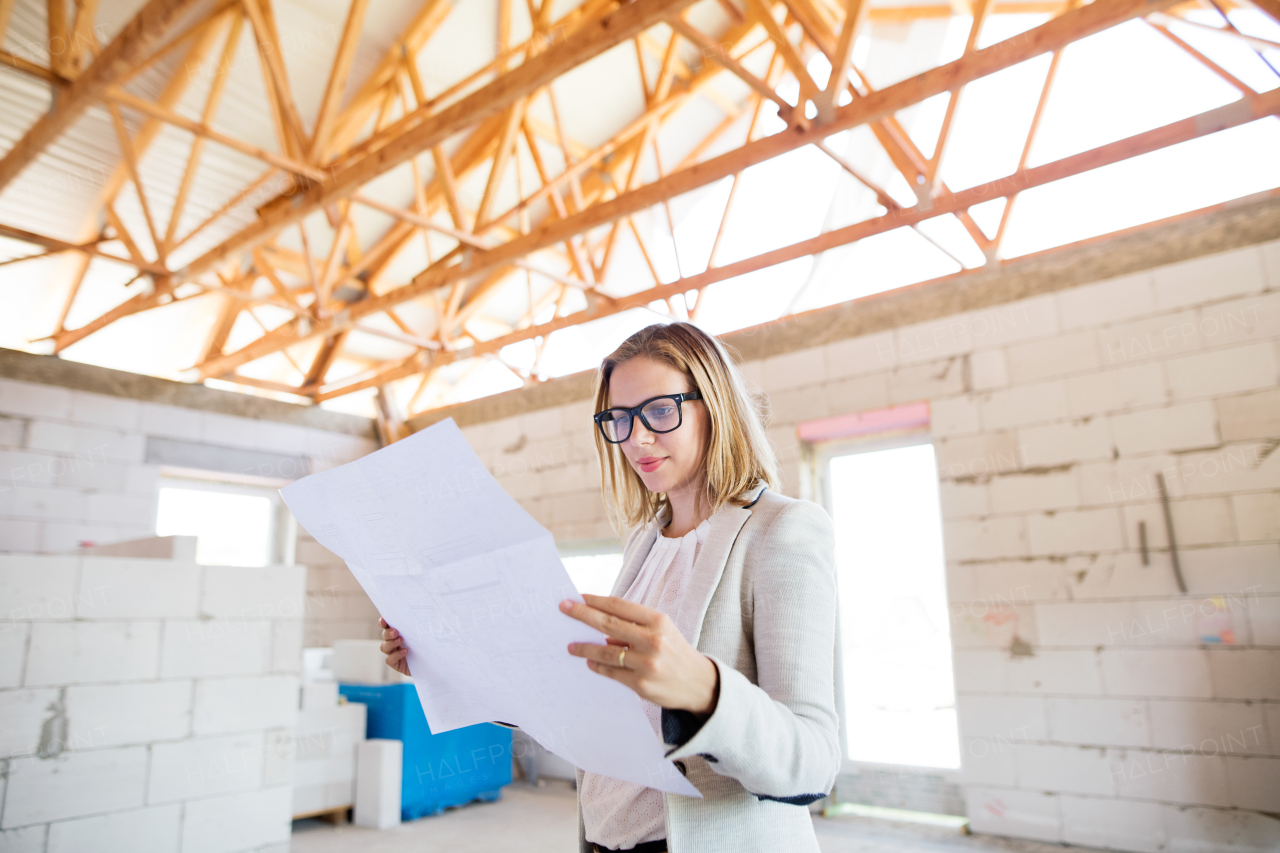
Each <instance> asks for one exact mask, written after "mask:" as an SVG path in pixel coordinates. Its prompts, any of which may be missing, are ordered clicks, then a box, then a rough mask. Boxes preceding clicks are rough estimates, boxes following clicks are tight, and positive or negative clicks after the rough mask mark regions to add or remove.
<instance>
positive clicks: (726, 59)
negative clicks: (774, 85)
mask: <svg viewBox="0 0 1280 853" xmlns="http://www.w3.org/2000/svg"><path fill="white" fill-rule="evenodd" d="M667 23H669V24H671V27H672V29H674V30H675V31H676V32H678V33H679V34H680V35H681V36H683V37H684V38H686V39H688V40H689V41H690V42H692V43H693V44H694V45H695V46H697V47H698V49H699V50H701V51H702V55H703V57H704V58H706V59H710V60H712V61H714V62H716V63H717V64H719V65H722V66H724V67H725V68H726V69H728V70H729V71H730V72H731V73H732V74H733V75H734V76H735V77H737V78H738V79H739V80H741V81H742V82H744V83H746V84H747V85H748V86H750V87H751V88H752V89H753V90H755V92H756V94H757V95H759V96H760V97H762V98H768V99H769V100H771V101H773V102H774V103H775V104H777V105H778V114H779V115H780V116H782V117H783V118H784V119H786V117H787V116H789V115H790V114H791V111H792V109H793V107H792V106H791V104H789V103H787V102H786V100H784V99H783V97H782V96H781V95H779V94H778V93H777V92H775V91H773V89H771V88H769V87H768V86H767V85H765V82H764V81H763V80H761V79H760V78H759V77H757V76H756V75H754V74H752V73H751V72H750V71H748V70H747V69H745V68H743V67H742V63H740V62H738V60H736V59H734V58H733V57H732V56H730V55H729V53H728V52H727V51H726V50H724V49H723V48H721V47H720V45H718V44H716V42H714V41H712V40H711V37H710V36H708V35H707V34H706V33H704V32H702V30H699V29H697V28H696V27H694V26H692V25H691V24H690V23H689V22H688V21H686V20H685V19H684V18H683V17H682V16H680V15H672V16H670V17H669V18H668V19H667Z"/></svg>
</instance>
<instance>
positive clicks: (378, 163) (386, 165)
mask: <svg viewBox="0 0 1280 853" xmlns="http://www.w3.org/2000/svg"><path fill="white" fill-rule="evenodd" d="M175 1H176V0H171V2H175ZM692 2H693V0H634V2H631V3H627V4H626V5H624V6H621V7H619V8H618V9H616V10H615V11H613V12H611V13H610V14H608V15H606V16H605V17H604V18H601V19H600V20H597V21H591V22H590V23H588V24H586V25H585V26H583V27H582V28H581V29H579V30H578V31H576V32H574V33H572V34H571V35H569V36H568V37H567V38H566V39H565V40H564V41H562V42H560V43H559V44H556V45H554V46H553V47H551V48H549V49H548V50H546V51H545V52H543V53H540V54H538V55H537V56H535V57H533V58H532V59H530V60H528V61H527V62H525V63H524V64H523V65H521V66H520V67H519V68H516V69H515V70H513V71H511V72H508V73H507V74H504V75H502V76H501V77H499V78H498V79H497V80H495V81H494V82H493V83H490V84H489V85H488V86H485V87H484V88H482V89H480V90H479V91H476V92H474V93H472V94H471V95H468V96H467V97H465V98H462V99H461V100H459V101H457V102H455V103H453V104H451V105H450V106H448V107H445V108H444V109H442V110H440V112H439V113H437V114H435V115H434V116H433V117H432V120H431V121H430V122H426V123H424V124H422V125H419V126H418V127H415V128H413V129H412V130H409V131H406V132H405V133H403V134H402V135H400V136H398V137H397V138H396V139H395V140H394V141H392V142H389V143H388V144H387V145H385V146H383V147H382V148H380V149H378V151H376V152H375V153H373V154H371V155H370V156H369V157H366V158H363V159H360V160H357V161H356V162H354V163H352V164H350V165H349V166H347V167H345V168H343V169H341V170H340V171H338V172H337V173H336V174H334V175H333V178H332V179H331V180H329V181H326V182H325V183H324V184H318V185H316V186H312V187H311V188H310V189H308V190H306V191H305V192H303V193H302V194H300V195H298V196H294V197H292V198H286V199H284V202H285V203H282V204H279V205H276V206H271V205H268V207H267V209H266V210H265V211H264V213H263V215H262V216H261V217H260V218H259V219H258V221H257V222H255V223H253V224H252V225H249V226H247V227H246V228H244V229H243V230H241V231H240V232H239V233H237V234H235V235H233V236H232V237H230V238H229V239H227V240H226V241H225V242H223V243H222V244H221V245H219V246H217V247H215V248H214V249H212V250H210V251H209V252H207V253H205V254H204V255H203V256H201V257H200V258H197V259H196V260H195V261H193V262H192V263H191V264H190V266H189V267H188V268H187V270H185V274H186V275H197V274H199V273H201V272H204V271H206V270H209V269H212V268H213V267H215V266H217V265H218V264H220V263H222V262H223V261H225V260H226V259H228V258H230V257H232V256H233V255H236V254H239V253H240V252H242V251H244V250H246V249H251V248H253V247H254V246H256V245H258V244H260V243H261V242H263V241H264V240H267V239H270V238H271V237H272V236H274V235H275V234H277V233H279V231H280V230H281V229H282V228H284V227H285V226H286V225H289V224H291V223H293V222H296V221H298V220H300V219H302V218H303V217H305V216H307V215H308V214H310V213H312V212H313V211H315V210H317V209H319V208H320V207H321V206H323V205H324V204H326V203H328V202H330V201H332V200H333V199H335V198H339V197H342V196H344V195H348V194H350V193H351V192H353V191H354V190H355V189H356V188H357V187H359V186H361V185H363V184H364V183H366V182H368V181H369V180H372V179H373V178H375V177H377V176H378V175H381V174H383V173H385V172H387V171H389V170H390V169H393V168H395V167H396V166H399V165H400V164H401V163H403V162H404V161H406V160H408V159H409V158H410V157H412V156H414V155H415V154H417V153H418V152H420V151H423V150H425V149H429V148H431V147H432V146H435V145H438V144H440V143H441V142H444V141H445V140H446V139H448V138H449V137H450V136H452V135H453V134H455V133H457V132H458V131H459V130H462V129H463V128H465V127H469V126H470V125H473V124H475V123H476V122H478V121H480V120H482V119H485V118H488V117H489V116H491V115H493V114H495V113H500V112H501V111H502V110H504V109H506V108H507V107H509V106H511V105H512V104H514V103H515V102H516V101H517V100H519V99H520V98H522V97H524V96H526V95H531V94H533V92H535V91H536V90H538V89H540V88H542V87H543V86H546V85H547V84H548V83H550V82H551V81H552V80H554V79H555V78H557V77H559V76H560V75H561V74H563V73H565V72H566V71H568V70H570V69H572V68H576V67H577V66H579V65H581V64H582V63H584V62H586V61H587V60H589V59H592V58H594V57H596V56H599V55H600V54H601V53H603V52H605V51H606V50H608V49H609V48H611V47H613V46H614V45H616V44H619V43H620V42H623V41H626V40H627V39H630V38H632V37H633V36H635V35H636V34H637V33H639V32H641V31H642V30H644V29H647V28H648V27H649V26H650V25H652V24H653V23H655V22H656V21H658V20H659V19H661V18H662V17H663V16H665V15H669V14H672V13H675V12H679V11H680V10H681V9H683V8H685V7H686V6H689V5H691V3H692ZM0 165H2V164H0Z"/></svg>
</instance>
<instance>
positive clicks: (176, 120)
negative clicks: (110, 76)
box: [106, 88, 328, 181]
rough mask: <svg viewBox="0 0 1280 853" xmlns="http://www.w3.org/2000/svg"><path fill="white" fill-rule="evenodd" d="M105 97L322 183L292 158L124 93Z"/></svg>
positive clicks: (110, 91) (310, 169)
mask: <svg viewBox="0 0 1280 853" xmlns="http://www.w3.org/2000/svg"><path fill="white" fill-rule="evenodd" d="M106 94H107V98H108V99H110V100H112V101H115V102H116V103H118V104H122V105H124V106H126V107H129V108H130V109H132V110H137V111H138V112H140V113H142V114H143V115H149V116H153V117H154V118H157V119H160V120H161V121H163V122H165V123H166V124H171V125H173V126H174V127H180V128H182V129H183V130H185V131H187V132H188V133H193V134H195V135H196V136H203V137H204V138H205V139H208V140H209V141H210V142H217V143H218V144H219V145H225V146H227V147H228V148H234V149H235V150H236V151H239V152H240V153H242V154H247V155H249V156H250V157H254V158H256V159H258V160H261V161H262V162H264V163H269V164H271V165H272V166H275V167H276V168H278V169H283V170H284V171H286V172H292V173H293V174H295V175H298V176H300V177H303V178H308V179H310V180H312V181H323V180H325V178H326V177H327V176H328V173H327V172H325V171H324V170H322V169H317V168H315V167H314V166H309V165H307V164H306V163H303V162H301V161H300V160H295V159H293V158H292V157H283V156H281V155H279V154H275V153H273V152H271V151H267V150H264V149H262V148H259V147H257V146H256V145H250V144H249V143H247V142H244V141H242V140H239V139H236V138H235V137H234V136H227V135H226V134H225V133H219V132H218V131H216V130H214V129H213V128H211V127H208V126H206V125H204V124H201V123H200V122H197V121H192V120H191V119H189V118H186V117H184V116H181V115H179V114H178V113H175V112H173V111H171V110H167V109H165V108H163V107H161V106H158V105H156V104H153V103H151V102H150V101H144V100H143V99H142V98H139V97H136V96H134V95H130V94H129V93H128V92H126V91H125V90H124V89H116V88H112V89H108V90H107V93H106Z"/></svg>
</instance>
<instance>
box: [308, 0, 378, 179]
mask: <svg viewBox="0 0 1280 853" xmlns="http://www.w3.org/2000/svg"><path fill="white" fill-rule="evenodd" d="M368 8H369V0H351V8H350V9H348V10H347V23H346V24H345V25H344V26H343V28H342V40H341V41H339V42H338V52H337V54H336V55H335V56H334V58H333V67H332V68H330V69H329V83H328V85H327V86H325V90H324V97H323V98H322V99H321V101H320V114H319V115H318V116H317V117H316V127H315V132H314V133H313V134H312V136H311V145H310V146H309V147H308V149H307V159H308V160H310V161H311V162H313V163H314V162H317V161H318V160H319V158H320V155H321V153H322V152H323V151H324V149H325V145H326V143H327V142H328V140H329V135H330V133H331V132H332V130H333V125H334V121H335V119H336V118H337V113H338V107H339V106H341V104H342V96H343V94H344V93H345V92H346V90H347V78H348V77H349V76H350V74H351V63H352V61H353V60H354V59H355V57H356V45H357V44H359V42H360V30H361V28H362V27H363V26H364V14H365V11H366V10H368Z"/></svg>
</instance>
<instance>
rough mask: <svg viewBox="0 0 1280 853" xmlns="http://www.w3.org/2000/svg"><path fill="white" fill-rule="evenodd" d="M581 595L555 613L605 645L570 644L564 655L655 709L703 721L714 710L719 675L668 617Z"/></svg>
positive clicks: (621, 602)
mask: <svg viewBox="0 0 1280 853" xmlns="http://www.w3.org/2000/svg"><path fill="white" fill-rule="evenodd" d="M582 597H583V598H584V599H585V600H586V603H585V604H579V603H578V602H576V601H570V600H565V601H562V602H560V610H561V611H562V612H563V613H567V614H568V615H570V616H572V617H573V618H574V619H577V620H578V621H579V622H583V623H585V624H587V625H590V626H591V627H592V628H595V629H596V630H598V631H600V632H602V633H603V634H605V636H606V637H607V638H608V645H604V646H598V645H594V644H592V643H570V644H569V654H571V655H576V656H578V657H582V658H586V659H587V666H588V667H590V668H591V670H592V671H593V672H598V673H600V674H601V675H604V676H607V677H609V678H612V679H613V680H614V681H621V682H622V683H623V684H625V685H627V686H628V687H630V688H631V689H632V690H634V691H635V692H636V693H637V694H639V695H640V697H641V698H642V699H648V700H649V701H650V702H652V703H653V704H655V705H658V706H660V707H663V708H671V709H673V710H683V711H691V712H693V713H694V714H699V715H702V716H704V717H705V716H710V715H711V713H712V712H713V711H715V708H716V700H717V698H718V695H719V691H720V672H719V670H717V669H716V665H715V664H714V663H713V662H712V660H711V658H709V657H707V656H706V655H704V654H703V653H702V652H700V651H698V650H697V649H695V648H694V647H693V646H691V645H689V641H688V640H686V639H685V638H684V635H683V634H681V633H680V629H679V628H677V627H676V624H675V622H673V621H671V617H669V616H667V615H666V614H665V613H662V612H660V611H658V610H654V609H653V608H651V607H645V606H644V605H643V604H636V603H635V602H634V601H627V600H626V599H624V598H612V597H608V596H603V595H584V596H582ZM624 651H625V657H624V656H623V652H624ZM620 662H621V663H622V666H621V667H620V666H618V664H619V663H620Z"/></svg>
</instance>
